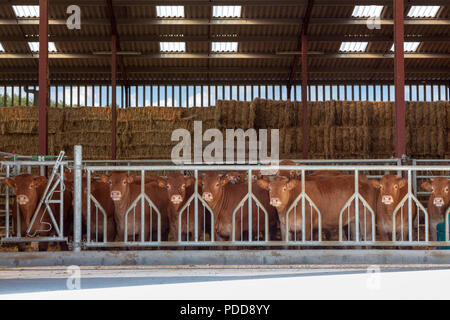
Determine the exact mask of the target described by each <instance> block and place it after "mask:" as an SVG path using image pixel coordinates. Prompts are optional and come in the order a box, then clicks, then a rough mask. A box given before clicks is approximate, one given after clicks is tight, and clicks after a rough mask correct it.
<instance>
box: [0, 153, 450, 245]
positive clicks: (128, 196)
mask: <svg viewBox="0 0 450 320" xmlns="http://www.w3.org/2000/svg"><path fill="white" fill-rule="evenodd" d="M281 165H291V166H292V165H295V163H294V162H292V161H283V162H282V163H281ZM94 176H95V177H94ZM249 180H251V181H249ZM358 180H359V187H358V189H359V193H360V195H361V196H362V197H363V198H364V199H365V201H366V203H367V205H369V206H370V208H372V209H373V213H374V217H375V223H376V234H377V236H376V240H381V241H390V240H393V235H392V232H393V215H392V213H393V211H394V210H395V208H396V207H397V206H398V205H399V203H400V202H401V201H402V199H403V198H404V197H405V195H406V194H407V191H408V181H407V180H406V179H404V178H401V177H397V176H395V175H385V176H384V177H382V179H381V180H379V181H378V180H368V179H367V177H366V176H364V175H360V176H359V179H358ZM64 182H65V190H64V206H63V214H64V217H63V220H64V234H65V235H66V236H67V237H69V238H70V237H71V236H72V234H73V228H72V226H73V192H74V188H73V174H72V173H71V172H70V171H67V172H66V174H65V177H64ZM249 182H250V183H251V184H252V185H251V188H252V194H253V196H254V197H255V198H256V199H257V200H258V202H259V205H260V206H262V207H263V208H264V209H265V211H266V213H267V218H268V223H267V226H268V230H265V228H266V219H265V214H264V212H263V211H264V210H261V208H260V207H259V205H257V204H256V202H252V206H251V208H252V222H251V229H252V235H253V236H254V238H255V239H259V240H261V234H265V233H266V232H267V234H268V235H269V237H270V239H267V240H280V238H281V240H283V241H284V240H286V237H289V238H288V239H289V240H293V239H297V240H299V239H302V237H304V239H306V240H317V239H318V230H319V223H320V224H321V230H322V234H321V235H322V240H330V241H332V240H338V234H339V228H340V227H339V226H340V224H339V216H340V212H341V209H342V208H344V207H345V205H346V203H347V201H348V200H349V199H350V198H351V197H352V196H353V194H354V193H355V185H354V184H355V177H354V176H353V175H351V174H344V173H341V172H339V171H316V172H312V173H310V174H307V175H306V176H305V192H306V194H307V195H308V197H309V199H306V200H305V201H304V203H305V210H304V212H305V213H306V214H305V215H304V221H303V220H302V216H303V215H302V208H301V206H302V201H299V202H298V203H297V204H296V206H294V209H293V210H290V213H289V215H287V212H288V210H289V208H290V207H291V206H292V205H293V202H294V201H295V200H296V199H297V198H298V196H299V195H300V194H301V192H302V183H301V171H297V170H279V171H278V172H277V174H275V175H272V176H270V177H269V176H267V175H263V174H261V172H259V171H256V170H255V172H254V173H253V176H252V177H251V179H248V178H247V173H246V172H237V171H236V172H228V173H226V174H224V173H222V172H213V171H208V172H201V173H199V177H198V179H197V183H198V192H199V195H201V197H202V200H203V201H204V202H205V203H206V204H207V206H204V205H203V203H202V201H197V206H198V211H197V212H198V218H197V230H198V240H199V241H207V240H209V239H211V233H212V232H213V233H214V238H215V240H217V241H230V240H237V241H239V240H245V239H248V231H249V219H248V209H249V208H248V203H247V202H245V203H244V205H243V206H242V207H241V209H240V210H238V213H237V214H236V216H235V221H234V225H235V238H234V239H233V212H234V211H235V208H236V207H237V206H238V205H239V204H240V203H242V199H243V198H244V197H245V196H246V195H247V193H248V187H249V186H248V183H249ZM2 183H5V184H7V185H8V186H9V187H10V188H15V191H16V192H15V193H16V197H15V203H13V205H12V211H13V219H12V221H13V223H16V221H18V220H17V219H18V218H19V219H20V225H21V229H20V230H22V232H21V233H22V234H20V235H18V234H16V235H17V236H36V235H39V236H51V235H54V234H55V228H52V227H51V226H52V222H51V219H50V217H49V214H48V213H46V212H45V209H44V208H45V207H44V206H43V207H42V208H41V210H40V211H39V212H38V215H37V218H36V219H34V223H33V225H32V226H31V228H30V230H28V229H29V227H30V225H31V222H32V220H33V219H32V217H33V215H34V213H35V211H36V208H37V205H38V203H39V200H40V199H41V197H42V195H43V193H44V190H45V188H46V185H47V183H48V180H47V178H45V177H41V176H33V175H31V174H23V175H18V176H16V177H13V178H7V179H4V180H3V181H2ZM195 183H196V180H195V178H194V177H192V176H184V175H183V174H181V173H172V174H169V175H168V176H167V177H160V176H147V177H146V178H145V181H144V192H145V195H146V196H147V197H148V199H150V200H151V202H152V203H153V205H154V206H156V208H157V209H158V211H159V214H160V225H159V224H158V213H157V212H156V211H155V210H154V209H153V210H152V209H151V206H149V205H148V204H147V203H146V205H145V206H143V210H144V212H142V211H141V210H142V206H141V204H140V203H141V202H140V200H139V201H136V200H137V198H138V197H139V196H141V179H140V178H138V177H136V176H134V175H130V174H128V173H127V172H119V171H113V172H111V174H110V175H106V174H100V175H95V174H94V175H93V177H92V179H91V182H90V189H91V195H92V196H93V197H94V198H95V199H96V200H97V201H98V203H99V204H100V205H101V207H102V208H103V209H104V211H105V213H106V223H104V219H103V216H102V214H101V213H100V218H99V213H98V211H97V212H96V207H95V205H93V204H92V205H91V207H90V208H91V214H90V219H91V221H90V222H89V221H87V219H88V213H87V199H88V195H87V178H86V176H83V178H82V225H83V232H84V237H86V232H87V225H88V223H90V237H91V239H98V240H99V241H103V240H104V237H105V239H106V240H107V241H108V242H110V241H121V242H122V241H124V240H125V239H124V237H125V236H127V240H128V241H141V239H142V238H144V240H145V241H150V240H156V239H157V234H158V228H159V229H160V235H161V240H162V241H167V240H168V241H178V240H180V241H181V240H182V239H184V241H185V240H186V239H189V240H193V239H194V230H195V223H196V220H195V219H194V206H195V204H194V202H195V201H191V203H190V204H189V205H186V202H187V201H188V200H189V199H190V198H191V196H192V194H193V193H194V188H195ZM421 187H422V188H423V189H425V190H427V191H430V192H431V196H430V198H429V201H428V208H427V211H428V214H429V235H430V240H436V225H437V224H438V223H439V222H442V221H443V220H444V214H445V212H446V211H447V209H448V207H449V205H450V192H449V189H450V180H449V179H448V178H442V177H438V178H434V179H432V180H431V181H426V182H424V183H423V184H422V185H421ZM55 197H57V195H55ZM309 200H310V201H311V202H309ZM136 203H137V205H136ZM411 203H412V210H411V211H412V219H413V223H414V220H415V219H416V216H417V214H418V208H417V207H416V204H415V202H414V201H412V202H411ZM133 205H134V208H133V209H131V210H130V207H132V206H133ZM408 205H409V201H406V202H405V203H404V205H403V207H402V209H401V210H399V213H398V214H397V215H396V221H395V226H396V227H395V228H396V240H405V241H407V240H408V239H409V238H408V232H409V221H408V209H409V208H408ZM50 206H51V208H52V211H53V213H54V214H55V216H56V217H57V221H59V220H58V218H59V216H58V213H59V212H60V211H59V204H56V203H51V204H50ZM184 206H186V208H185V209H184V211H183V215H182V219H181V223H179V212H180V210H181V209H182V208H183V207H184ZM17 208H19V211H18V212H17ZM359 208H360V209H359V210H360V214H359V225H360V228H359V229H360V237H359V239H360V240H372V239H371V232H370V231H371V228H372V216H371V212H370V211H369V210H367V209H366V210H364V208H365V206H364V204H363V203H362V202H360V206H359ZM210 210H211V211H212V212H210ZM317 210H318V211H319V212H320V215H321V219H320V220H321V222H319V214H318V213H317ZM363 212H364V214H363ZM141 214H144V217H143V218H142V217H141ZM141 218H142V219H141ZM211 218H213V219H211ZM142 221H144V226H143V228H142V225H141V222H142ZM212 221H213V223H212ZM354 224H355V204H354V203H353V204H352V205H349V206H348V209H347V210H346V211H345V214H343V215H342V224H341V226H342V227H343V229H344V232H342V233H343V237H344V240H345V239H349V240H350V239H351V240H357V239H356V235H355V227H354ZM180 225H181V230H178V228H179V226H180ZM349 225H350V226H351V227H350V228H349V227H348V226H349ZM412 225H413V224H412ZM105 227H106V230H105ZM16 229H17V228H14V227H13V230H12V232H16V231H17V230H16ZM141 230H143V231H144V234H143V235H141ZM26 231H28V233H27V232H26ZM286 231H287V232H288V234H286ZM341 231H342V230H341ZM179 232H180V233H181V235H182V238H181V239H179ZM208 237H209V238H208ZM24 248H25V247H24V244H23V243H22V244H20V245H19V250H24ZM39 249H40V250H46V249H47V244H46V243H40V244H39Z"/></svg>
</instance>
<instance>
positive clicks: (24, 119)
mask: <svg viewBox="0 0 450 320" xmlns="http://www.w3.org/2000/svg"><path fill="white" fill-rule="evenodd" d="M47 110H48V149H49V153H51V154H56V153H57V152H58V151H57V150H59V148H58V146H57V143H56V135H57V133H58V132H60V131H61V130H62V125H63V116H64V113H63V109H56V108H48V109H47ZM0 111H1V117H0V150H1V151H4V152H13V151H15V152H16V153H17V154H24V155H36V154H37V153H38V150H37V147H38V143H37V142H38V127H39V126H38V108H33V107H3V108H1V109H0Z"/></svg>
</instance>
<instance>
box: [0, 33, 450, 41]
mask: <svg viewBox="0 0 450 320" xmlns="http://www.w3.org/2000/svg"><path fill="white" fill-rule="evenodd" d="M298 38H299V37H298V36H270V35H260V36H243V35H238V36H211V37H208V36H207V35H205V36H201V35H196V36H188V35H186V36H164V35H136V36H121V37H120V42H121V43H124V42H161V41H165V42H179V41H186V42H211V41H214V42H229V41H238V42H265V41H270V42H297V41H298ZM405 40H406V41H419V42H450V36H445V35H442V36H441V35H433V34H422V35H417V34H410V35H405ZM30 41H39V37H26V38H24V39H22V38H17V36H10V35H0V42H2V43H7V42H12V43H20V42H30ZM49 41H52V42H59V43H65V42H74V41H76V42H110V41H111V38H110V37H108V36H78V35H73V36H57V35H50V36H49ZM341 41H370V42H391V41H393V37H392V36H391V35H376V34H366V35H362V34H354V35H348V34H342V35H332V36H330V35H320V36H319V35H308V42H341Z"/></svg>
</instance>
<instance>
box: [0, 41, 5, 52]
mask: <svg viewBox="0 0 450 320" xmlns="http://www.w3.org/2000/svg"><path fill="white" fill-rule="evenodd" d="M0 52H5V49H4V48H3V46H2V44H1V43H0Z"/></svg>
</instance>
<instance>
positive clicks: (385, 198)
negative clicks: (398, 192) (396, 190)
mask: <svg viewBox="0 0 450 320" xmlns="http://www.w3.org/2000/svg"><path fill="white" fill-rule="evenodd" d="M382 202H383V203H384V204H392V203H393V202H394V198H392V196H383V199H382Z"/></svg>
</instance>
